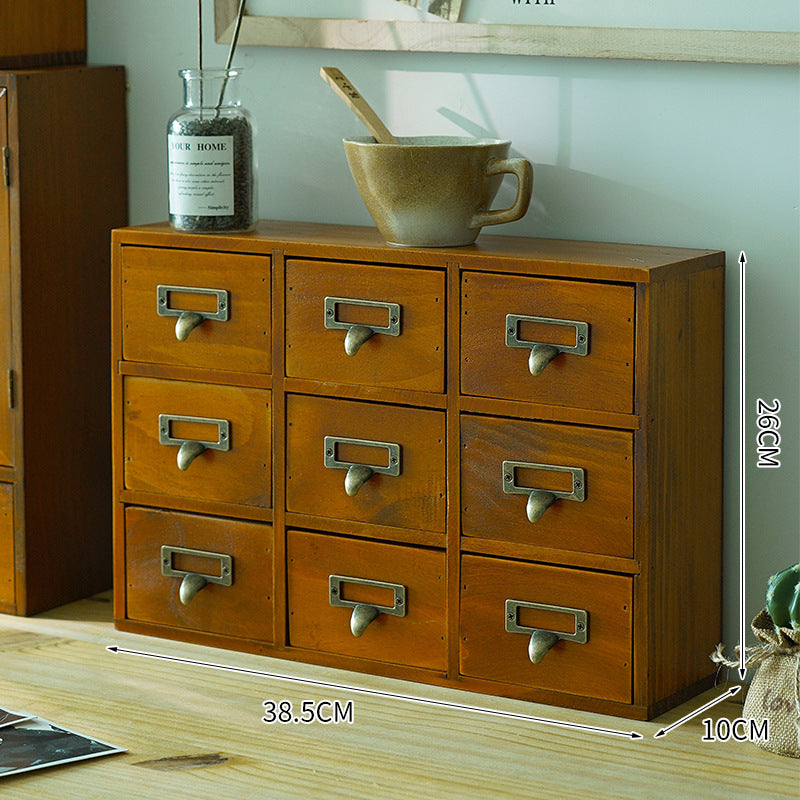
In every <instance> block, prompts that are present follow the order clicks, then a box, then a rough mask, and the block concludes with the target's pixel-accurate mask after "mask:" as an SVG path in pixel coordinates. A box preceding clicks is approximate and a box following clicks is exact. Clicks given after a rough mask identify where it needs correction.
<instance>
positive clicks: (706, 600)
mask: <svg viewBox="0 0 800 800" xmlns="http://www.w3.org/2000/svg"><path fill="white" fill-rule="evenodd" d="M648 293H649V295H650V296H649V297H648V298H647V302H642V303H640V306H641V307H642V309H643V310H644V309H646V311H645V313H647V314H648V315H649V320H648V325H647V327H646V331H647V336H648V342H647V345H646V347H647V350H646V352H647V354H648V361H649V364H650V371H649V374H648V376H647V383H646V386H647V391H646V395H645V396H643V397H642V398H641V403H642V405H641V407H640V413H641V414H642V415H643V416H644V417H646V418H647V420H648V426H647V429H646V435H643V436H642V440H641V442H640V445H639V449H640V452H641V451H643V452H641V456H642V457H644V458H645V459H646V464H647V467H646V468H645V469H644V470H642V471H640V472H639V473H638V475H639V479H640V482H641V485H640V487H639V488H638V489H637V492H638V496H639V497H640V502H641V503H642V504H643V505H646V508H643V509H642V512H641V518H642V519H643V521H646V522H645V524H646V525H647V526H648V528H647V531H648V533H647V539H646V541H642V542H641V544H640V546H639V547H638V548H637V552H638V553H639V554H640V556H641V558H642V567H643V576H644V575H646V576H647V578H648V579H647V581H643V582H642V586H641V587H640V588H641V592H642V594H641V598H642V602H643V603H644V608H643V609H642V612H643V614H642V619H643V623H642V624H643V628H644V629H645V630H646V632H647V633H646V639H647V642H648V648H647V649H648V654H649V658H648V666H647V667H644V666H643V667H642V668H643V669H645V668H646V669H648V671H649V672H650V674H651V676H652V681H651V682H648V691H649V692H650V697H649V700H650V702H654V701H658V700H661V699H663V698H666V697H669V696H670V695H671V694H672V693H674V692H676V691H678V688H679V687H680V685H681V683H682V682H683V681H686V680H688V681H699V680H702V679H705V680H709V681H710V680H711V678H712V676H713V672H714V670H713V669H712V667H713V665H711V664H709V662H708V654H709V653H710V652H711V651H712V650H713V648H714V647H715V645H716V644H717V643H718V642H719V640H720V637H721V617H722V609H721V604H722V595H721V592H720V588H719V587H720V582H721V569H722V567H721V542H722V535H721V527H722V509H721V503H722V439H723V418H724V413H723V395H722V386H723V382H722V377H723V376H722V370H723V356H722V354H723V330H724V313H723V309H724V305H723V299H722V298H723V296H724V271H723V270H722V269H717V270H710V271H708V272H705V273H702V274H699V275H695V276H687V277H686V278H684V279H683V280H676V281H673V282H670V283H669V284H663V285H659V286H657V287H650V288H649V290H648ZM676 430H680V431H682V432H683V435H682V436H680V437H676V436H675V431H676ZM638 458H639V456H638V455H637V459H638ZM701 609H702V613H700V610H701ZM640 641H641V639H640ZM665 647H666V648H667V649H668V650H669V651H670V652H671V653H672V656H671V658H670V659H668V660H667V659H665V660H664V661H663V663H662V664H661V666H660V668H659V669H658V670H657V671H654V670H653V663H654V660H655V659H658V658H659V656H658V654H659V653H660V652H661V651H662V650H663V649H664V648H665Z"/></svg>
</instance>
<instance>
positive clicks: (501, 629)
mask: <svg viewBox="0 0 800 800" xmlns="http://www.w3.org/2000/svg"><path fill="white" fill-rule="evenodd" d="M461 578H462V580H461V586H462V589H461V642H460V646H461V650H460V665H461V673H462V674H463V675H469V676H472V677H476V678H485V679H487V680H493V681H502V682H503V683H513V684H518V685H521V686H529V687H532V688H537V689H549V690H552V691H557V692H566V693H568V694H577V695H584V696H588V697H597V698H602V699H605V700H614V701H617V702H621V703H629V702H631V698H632V674H633V673H632V638H631V637H632V617H633V615H632V608H633V606H632V602H633V600H632V597H633V580H632V578H630V577H628V576H622V575H610V574H606V573H593V572H586V571H583V570H573V569H567V568H562V567H551V566H546V565H543V564H531V563H523V562H516V561H506V560H503V559H497V558H484V557H481V556H470V555H465V556H464V557H463V559H462V572H461ZM508 601H510V604H509V602H508ZM541 605H544V606H548V607H553V606H555V607H556V609H564V610H553V609H552V608H548V609H542V608H537V607H534V606H541ZM568 609H574V610H576V611H578V612H586V613H585V617H582V616H581V615H580V614H575V613H573V612H572V611H570V610H568ZM507 623H508V627H512V628H515V627H516V628H521V629H522V631H519V632H509V631H508V630H507V629H506V628H507ZM581 626H582V630H581V629H580V628H581ZM576 629H577V630H576ZM533 631H539V633H537V634H536V638H535V639H534V642H535V645H534V648H533V649H534V657H535V658H540V659H541V660H539V661H538V663H533V662H532V660H531V657H530V656H529V652H528V650H529V644H530V642H531V638H532V636H533V633H532V632H533ZM547 632H556V633H564V634H567V635H569V634H573V635H575V634H577V638H580V637H581V635H582V634H585V636H586V641H585V642H584V643H581V642H580V641H576V640H570V639H565V638H559V639H558V640H557V642H556V643H555V644H554V645H552V647H551V648H550V649H546V648H547V646H548V645H549V642H547V638H546V637H547ZM540 642H541V644H540Z"/></svg>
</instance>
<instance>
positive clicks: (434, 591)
mask: <svg viewBox="0 0 800 800" xmlns="http://www.w3.org/2000/svg"><path fill="white" fill-rule="evenodd" d="M287 563H288V592H289V640H290V644H291V645H293V646H294V647H300V648H307V649H310V650H317V651H320V652H325V653H336V654H339V655H347V656H357V657H359V658H368V659H371V660H375V661H386V662H390V663H393V664H404V665H407V666H414V667H422V668H425V669H435V670H444V669H445V668H446V650H445V629H446V625H445V607H446V603H445V583H446V581H445V556H444V553H443V552H441V551H438V550H431V549H426V548H419V547H408V546H405V545H390V544H382V543H377V542H370V541H365V540H356V539H348V538H344V537H338V536H327V535H322V534H315V533H306V532H302V531H289V532H288V534H287ZM331 576H334V579H333V581H331ZM331 601H333V603H334V604H335V605H332V602H331ZM359 605H360V606H365V607H367V608H364V609H360V610H358V609H357V608H356V606H359ZM376 612H377V613H376ZM356 634H358V635H356Z"/></svg>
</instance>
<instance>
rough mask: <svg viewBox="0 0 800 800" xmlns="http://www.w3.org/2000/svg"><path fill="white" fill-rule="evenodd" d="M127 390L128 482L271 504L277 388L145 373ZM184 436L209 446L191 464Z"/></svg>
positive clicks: (130, 485)
mask: <svg viewBox="0 0 800 800" xmlns="http://www.w3.org/2000/svg"><path fill="white" fill-rule="evenodd" d="M123 391H124V397H125V419H124V431H123V436H124V450H125V488H126V489H132V490H134V491H143V492H155V493H157V494H164V495H176V496H180V497H191V498H196V499H202V500H220V501H223V502H228V503H240V504H244V505H251V506H261V507H267V506H269V505H270V495H271V468H272V462H271V444H270V442H271V433H270V392H269V391H267V390H265V389H249V388H243V387H239V386H214V385H211V384H205V383H193V382H189V381H170V380H161V379H158V378H138V377H126V378H125V380H124V390H123ZM225 423H227V432H226V429H225ZM162 431H163V432H164V434H166V435H168V436H169V437H170V439H169V440H165V441H164V443H162V435H163V434H162ZM182 441H187V442H200V443H205V444H206V445H208V447H207V449H205V450H203V451H202V452H201V453H200V454H199V455H197V456H196V457H195V458H194V460H191V461H190V462H189V463H188V466H186V464H185V462H184V466H185V469H180V468H179V466H178V460H179V454H180V453H181V451H185V450H186V449H187V448H191V444H187V445H186V447H184V446H183V445H182V444H181V442H182ZM216 443H220V449H214V447H215V445H216ZM226 447H227V449H225V448H226Z"/></svg>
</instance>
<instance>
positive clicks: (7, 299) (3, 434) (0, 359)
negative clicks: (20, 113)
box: [0, 86, 14, 467]
mask: <svg viewBox="0 0 800 800" xmlns="http://www.w3.org/2000/svg"><path fill="white" fill-rule="evenodd" d="M7 148H8V90H7V89H6V88H5V87H4V86H0V465H2V466H7V467H13V466H14V414H13V408H12V405H13V402H14V398H13V387H14V384H13V373H12V372H11V369H12V362H11V324H12V323H11V227H10V217H9V202H8V201H9V191H8V185H7V183H6V180H7V179H6V175H7V174H8V173H7V172H6V170H7V169H8V167H9V166H10V161H8V160H7V155H6V154H7V153H8V152H9V151H8V149H7Z"/></svg>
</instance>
